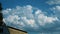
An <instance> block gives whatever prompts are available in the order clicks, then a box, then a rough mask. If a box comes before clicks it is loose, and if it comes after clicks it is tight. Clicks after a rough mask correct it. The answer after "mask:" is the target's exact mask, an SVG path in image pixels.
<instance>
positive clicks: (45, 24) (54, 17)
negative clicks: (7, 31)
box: [0, 0, 60, 34]
mask: <svg viewBox="0 0 60 34" xmlns="http://www.w3.org/2000/svg"><path fill="white" fill-rule="evenodd" d="M0 2H1V3H2V7H3V16H4V19H3V20H4V22H5V23H6V25H8V26H12V27H14V28H17V29H22V30H25V31H27V32H28V34H42V33H43V34H59V32H60V15H59V14H60V0H0Z"/></svg>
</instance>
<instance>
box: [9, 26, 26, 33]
mask: <svg viewBox="0 0 60 34" xmlns="http://www.w3.org/2000/svg"><path fill="white" fill-rule="evenodd" d="M8 28H12V29H15V30H18V31H22V32H25V33H27V32H26V31H23V30H20V29H17V28H14V27H10V26H8Z"/></svg>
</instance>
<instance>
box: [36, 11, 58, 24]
mask: <svg viewBox="0 0 60 34" xmlns="http://www.w3.org/2000/svg"><path fill="white" fill-rule="evenodd" d="M35 15H36V16H35V17H37V20H38V22H39V24H40V25H45V24H46V23H53V21H56V20H58V18H57V17H48V16H46V15H44V14H43V12H42V11H41V10H37V11H36V12H35Z"/></svg>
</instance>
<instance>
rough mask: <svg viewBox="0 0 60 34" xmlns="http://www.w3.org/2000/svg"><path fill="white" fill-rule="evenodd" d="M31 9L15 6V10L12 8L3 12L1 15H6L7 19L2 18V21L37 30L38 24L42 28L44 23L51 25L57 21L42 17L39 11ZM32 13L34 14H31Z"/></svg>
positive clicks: (28, 6) (54, 18)
mask: <svg viewBox="0 0 60 34" xmlns="http://www.w3.org/2000/svg"><path fill="white" fill-rule="evenodd" d="M33 8H34V7H32V6H31V5H27V6H23V7H20V6H17V7H16V8H15V9H14V8H13V9H6V10H3V15H7V17H5V18H4V21H5V22H6V23H7V22H10V23H14V24H16V25H20V26H26V27H27V26H29V27H33V28H34V27H35V28H38V27H39V26H38V24H40V26H43V25H45V24H46V23H53V22H54V21H56V20H57V19H58V18H57V17H53V16H51V17H48V16H46V15H44V13H43V12H42V11H41V10H40V9H36V11H33ZM32 12H35V13H34V14H33V13H32ZM36 23H38V24H36Z"/></svg>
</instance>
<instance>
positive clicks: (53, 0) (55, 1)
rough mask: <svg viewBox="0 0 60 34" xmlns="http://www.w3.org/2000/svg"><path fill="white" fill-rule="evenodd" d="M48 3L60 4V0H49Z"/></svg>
mask: <svg viewBox="0 0 60 34" xmlns="http://www.w3.org/2000/svg"><path fill="white" fill-rule="evenodd" d="M46 3H47V4H49V5H54V4H60V0H48V1H47V2H46Z"/></svg>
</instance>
